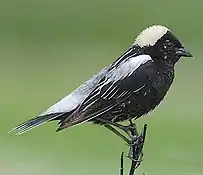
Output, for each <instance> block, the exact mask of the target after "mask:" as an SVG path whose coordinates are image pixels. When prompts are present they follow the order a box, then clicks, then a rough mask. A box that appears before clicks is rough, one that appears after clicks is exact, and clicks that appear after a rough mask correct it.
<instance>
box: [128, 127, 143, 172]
mask: <svg viewBox="0 0 203 175" xmlns="http://www.w3.org/2000/svg"><path fill="white" fill-rule="evenodd" d="M146 131H147V124H145V125H144V127H143V131H142V133H141V134H140V136H138V138H137V139H136V140H135V142H134V143H133V144H132V148H131V149H132V162H131V168H130V173H129V175H134V173H135V170H136V169H137V168H138V167H139V166H140V164H141V161H142V158H143V153H142V149H143V146H144V142H145V137H146ZM131 134H132V135H133V134H135V132H134V131H133V130H132V132H131Z"/></svg>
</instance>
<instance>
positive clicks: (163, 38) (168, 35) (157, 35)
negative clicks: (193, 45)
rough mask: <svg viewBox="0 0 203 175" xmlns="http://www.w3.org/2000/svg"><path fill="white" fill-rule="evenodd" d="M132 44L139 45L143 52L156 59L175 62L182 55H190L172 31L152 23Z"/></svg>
mask: <svg viewBox="0 0 203 175" xmlns="http://www.w3.org/2000/svg"><path fill="white" fill-rule="evenodd" d="M133 45H136V46H138V47H140V48H141V51H142V52H143V53H146V54H149V55H150V56H151V57H152V59H155V60H157V61H158V60H160V59H161V60H166V61H172V62H173V63H176V62H177V61H178V60H179V59H180V58H181V57H182V56H183V57H192V54H191V53H190V52H188V51H187V50H186V49H185V48H184V47H183V45H182V43H181V42H180V41H179V40H178V39H177V38H176V37H175V36H174V35H173V34H172V32H171V31H170V30H169V29H168V28H166V27H164V26H161V25H153V26H151V27H149V28H147V29H145V30H143V31H142V32H141V33H140V34H139V35H138V37H137V38H136V40H135V42H134V44H133Z"/></svg>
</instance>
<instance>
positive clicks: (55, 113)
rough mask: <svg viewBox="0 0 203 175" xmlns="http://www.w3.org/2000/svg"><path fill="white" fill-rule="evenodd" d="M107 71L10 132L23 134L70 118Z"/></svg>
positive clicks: (103, 71)
mask: <svg viewBox="0 0 203 175" xmlns="http://www.w3.org/2000/svg"><path fill="white" fill-rule="evenodd" d="M107 69H108V67H106V68H104V69H102V70H101V71H100V72H99V73H98V74H96V75H95V76H93V77H92V78H91V79H89V80H88V81H86V82H85V83H84V84H82V85H81V86H80V87H78V88H77V89H76V90H75V91H73V92H72V93H71V94H69V95H68V96H66V97H64V98H62V99H61V100H60V101H59V102H57V103H56V104H54V105H53V106H51V107H49V108H48V109H47V110H46V111H44V112H43V113H41V114H39V115H38V116H37V117H34V118H32V119H30V120H27V121H25V122H23V123H21V124H20V125H17V126H16V127H14V128H13V129H12V130H11V131H10V132H15V133H17V134H22V133H24V132H27V131H29V130H31V129H33V128H35V127H37V126H40V125H42V124H44V123H46V122H48V121H52V120H61V119H62V118H65V117H67V116H69V115H70V114H71V113H72V112H73V111H74V110H75V109H77V107H78V106H79V105H80V104H81V103H82V102H83V101H84V100H85V98H86V97H87V96H88V95H89V94H90V93H91V91H92V90H93V89H94V87H95V85H96V84H98V82H99V81H100V79H102V78H103V77H104V76H105V74H106V72H107Z"/></svg>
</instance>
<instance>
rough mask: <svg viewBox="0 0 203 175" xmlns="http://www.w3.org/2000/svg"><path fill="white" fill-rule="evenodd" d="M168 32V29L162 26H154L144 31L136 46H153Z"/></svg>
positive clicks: (135, 43) (137, 39)
mask: <svg viewBox="0 0 203 175" xmlns="http://www.w3.org/2000/svg"><path fill="white" fill-rule="evenodd" d="M168 31H170V30H169V29H168V28H166V27H164V26H161V25H153V26H151V27H149V28H147V29H145V30H143V31H142V32H141V33H140V34H139V35H138V37H137V38H136V40H135V42H134V45H139V46H140V47H144V46H153V45H154V44H156V42H157V41H158V40H159V39H161V37H162V36H163V35H165V34H166V33H167V32H168Z"/></svg>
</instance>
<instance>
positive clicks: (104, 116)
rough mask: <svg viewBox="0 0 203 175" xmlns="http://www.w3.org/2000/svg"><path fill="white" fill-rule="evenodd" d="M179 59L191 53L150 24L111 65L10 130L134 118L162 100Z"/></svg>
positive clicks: (22, 130)
mask: <svg viewBox="0 0 203 175" xmlns="http://www.w3.org/2000/svg"><path fill="white" fill-rule="evenodd" d="M182 56H184V57H191V56H192V55H191V54H190V53H189V52H188V51H187V50H186V49H185V48H184V47H183V45H182V44H181V42H180V41H179V40H178V39H177V38H176V37H175V36H174V35H173V34H172V32H171V31H170V30H169V29H168V28H166V27H164V26H161V25H153V26H151V27H149V28H147V29H145V30H143V31H142V32H141V33H140V34H139V35H138V37H137V38H136V39H135V41H134V43H133V45H132V46H131V47H130V48H129V49H128V50H127V51H126V52H125V53H124V54H122V55H121V56H120V57H119V58H118V59H117V60H116V61H115V62H113V63H112V64H111V65H109V66H107V67H105V68H104V69H102V70H101V71H100V72H99V73H97V74H96V75H95V76H93V77H92V78H91V79H89V80H88V81H86V82H85V83H84V84H82V85H81V86H80V87H78V88H77V89H76V90H74V91H73V92H72V93H70V94H69V95H68V96H66V97H64V98H63V99H61V100H60V101H59V102H57V103H56V104H54V105H53V106H51V107H50V108H48V109H47V110H46V111H45V112H43V113H41V114H40V115H39V116H37V117H36V118H33V119H30V120H28V121H26V122H24V123H22V124H20V125H18V126H16V127H15V128H13V129H12V130H11V131H14V132H16V133H17V134H22V133H24V132H26V131H28V130H30V129H32V128H34V127H36V126H39V125H41V124H44V123H46V122H48V121H53V120H58V121H59V125H60V126H59V128H58V129H57V131H60V130H62V129H65V128H68V127H70V126H73V125H77V124H81V123H84V122H89V121H92V122H94V123H96V124H105V126H110V125H114V124H115V126H117V125H118V126H119V124H117V123H118V122H121V121H124V120H128V119H137V118H139V117H141V116H142V115H144V114H147V113H148V112H149V111H151V110H153V109H154V108H155V107H156V106H157V105H158V104H159V103H160V102H161V101H162V100H163V98H164V96H165V95H166V93H167V91H168V90H169V88H170V86H171V84H172V82H173V79H174V66H175V63H177V62H178V61H179V59H180V58H181V57H182ZM107 128H108V127H107ZM110 129H111V128H110Z"/></svg>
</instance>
